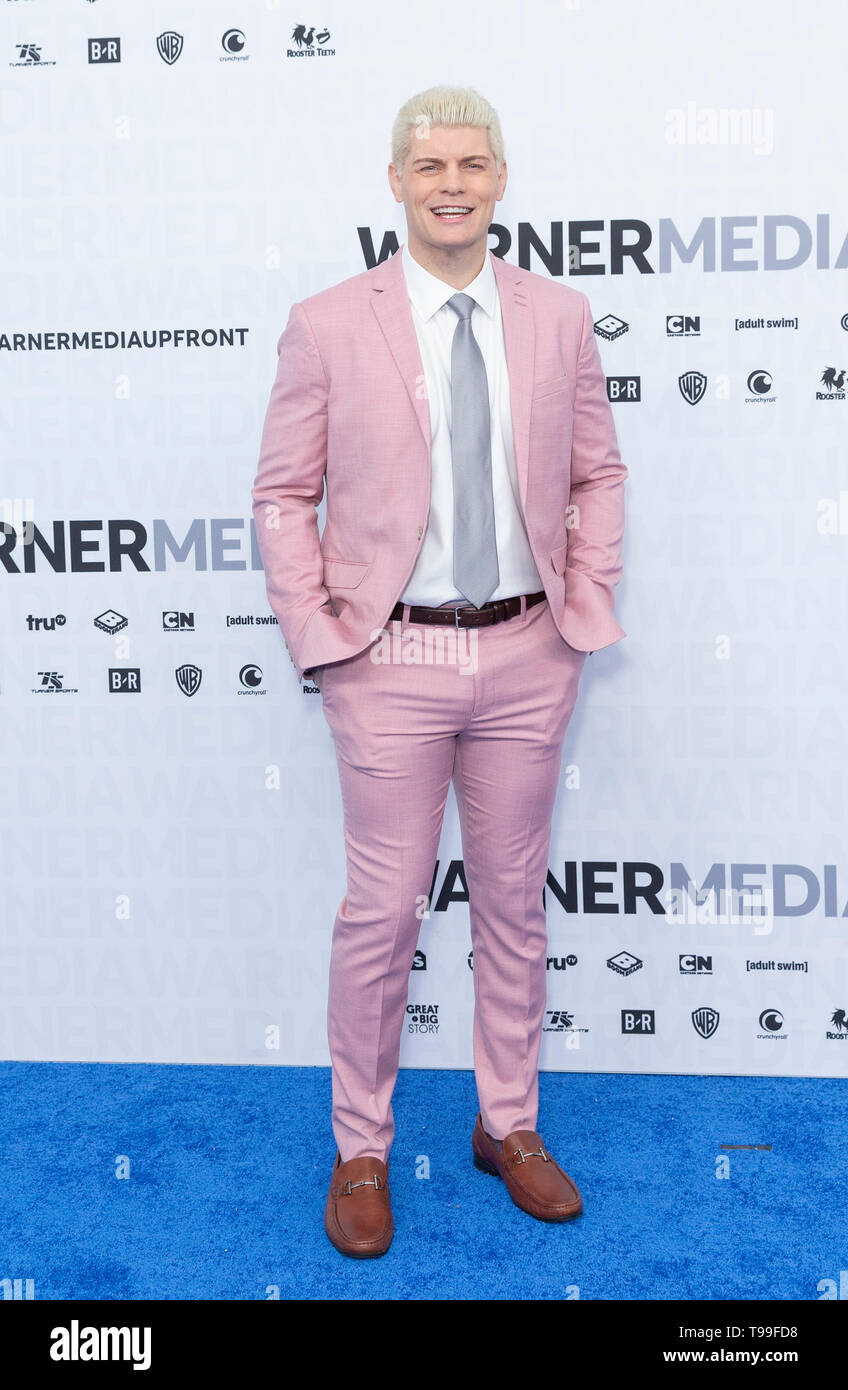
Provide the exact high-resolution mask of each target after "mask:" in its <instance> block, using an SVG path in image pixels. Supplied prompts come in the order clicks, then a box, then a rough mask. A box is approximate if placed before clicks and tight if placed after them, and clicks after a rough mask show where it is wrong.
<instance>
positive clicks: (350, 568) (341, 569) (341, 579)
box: [324, 556, 371, 589]
mask: <svg viewBox="0 0 848 1390" xmlns="http://www.w3.org/2000/svg"><path fill="white" fill-rule="evenodd" d="M370 568H371V563H370V561H369V562H367V563H366V562H365V561H362V560H334V559H333V558H332V557H327V556H325V557H324V583H325V585H326V586H327V588H328V589H355V588H356V586H357V585H358V584H361V583H362V581H363V579H364V578H365V576H366V574H367V573H368V571H369V570H370Z"/></svg>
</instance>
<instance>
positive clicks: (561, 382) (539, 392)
mask: <svg viewBox="0 0 848 1390" xmlns="http://www.w3.org/2000/svg"><path fill="white" fill-rule="evenodd" d="M570 384H571V383H570V379H569V378H568V377H567V376H555V377H551V378H550V379H549V380H548V381H540V382H538V383H537V385H536V387H535V389H534V391H533V400H534V401H537V400H538V399H539V397H540V396H552V395H553V393H554V392H555V391H564V390H565V388H566V387H567V386H569V385H570Z"/></svg>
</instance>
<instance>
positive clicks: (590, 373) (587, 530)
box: [252, 251, 627, 679]
mask: <svg viewBox="0 0 848 1390" xmlns="http://www.w3.org/2000/svg"><path fill="white" fill-rule="evenodd" d="M489 255H490V256H491V257H492V265H493V268H494V272H495V277H496V280H497V287H498V293H499V295H500V301H501V308H502V313H503V325H504V338H505V343H506V358H507V366H508V369H509V380H510V405H511V411H512V425H513V434H514V440H515V461H516V469H517V473H518V480H519V488H520V496H521V504H522V508H523V512H524V521H525V525H526V528H527V536H528V539H529V541H530V547H531V550H532V552H533V556H534V558H535V561H536V566H537V568H538V571H539V574H540V576H541V579H542V584H543V586H544V589H545V593H546V594H547V597H548V602H549V604H550V609H551V613H552V616H553V619H554V622H555V623H556V626H557V628H558V630H559V632H560V634H561V635H562V637H563V638H564V639H565V641H566V642H568V643H569V645H570V646H572V647H574V648H576V649H577V650H578V651H597V650H598V649H599V648H600V647H606V646H608V645H609V644H610V643H612V642H617V641H618V640H619V638H621V637H624V636H625V635H626V634H625V633H624V631H623V630H622V628H620V627H619V625H618V623H617V622H616V620H615V616H614V613H613V590H614V587H615V585H616V584H617V582H618V580H619V577H620V575H621V540H622V533H623V529H624V480H625V478H626V477H627V469H626V468H625V466H624V464H623V463H622V462H621V458H620V455H619V451H618V444H617V440H616V434H615V425H614V423H613V418H612V410H611V408H610V405H609V401H608V400H607V394H606V382H605V379H604V372H603V368H602V366H601V361H600V357H599V354H598V347H597V342H596V340H595V334H594V330H593V326H592V315H591V312H590V309H589V301H588V299H587V298H586V296H585V295H584V294H582V293H580V291H578V290H575V289H572V288H571V286H569V285H563V284H561V283H560V282H559V281H557V280H549V279H546V278H545V277H544V276H542V275H536V274H533V273H532V272H530V271H526V270H519V269H517V268H516V267H515V266H513V265H509V264H508V263H507V262H506V261H503V260H501V259H500V258H499V257H497V256H495V255H494V254H493V253H492V252H491V251H490V252H489ZM277 355H278V362H277V373H276V378H275V381H274V384H273V386H272V388H271V398H270V401H269V404H268V410H267V414H266V417H265V424H264V428H263V431H262V442H261V447H260V455H259V465H258V470H257V474H256V479H255V483H254V487H253V493H252V495H253V514H254V517H255V522H256V537H257V543H258V545H259V551H260V554H261V556H262V562H263V565H264V568H265V578H266V584H267V589H268V599H269V602H270V605H271V608H272V610H273V612H274V613H275V615H276V617H277V619H278V621H279V624H280V628H281V629H282V632H283V636H284V638H285V641H286V646H287V647H288V650H289V655H290V656H291V658H292V661H293V663H294V666H295V670H296V671H297V676H298V679H300V678H301V677H302V675H303V673H304V671H307V670H309V669H310V668H311V667H313V666H320V665H324V664H325V663H327V662H332V661H339V660H342V659H343V658H344V657H348V656H354V655H356V653H357V652H360V651H362V650H363V648H365V647H366V646H368V645H369V644H370V642H371V641H373V640H374V637H373V636H372V634H373V633H374V630H375V629H378V628H383V627H385V626H386V625H387V622H388V616H389V613H390V612H391V610H392V608H393V607H394V605H395V603H396V602H397V600H398V598H399V597H400V595H401V593H402V592H403V590H404V589H405V588H406V585H407V582H408V580H409V576H410V575H411V573H412V569H413V567H414V565H415V562H416V559H417V557H418V552H419V550H420V548H421V544H422V539H423V536H424V532H425V530H426V527H427V517H428V512H429V507H430V412H429V406H428V403H427V400H426V399H425V394H424V369H423V366H422V362H421V356H420V353H419V350H418V339H417V337H416V333H415V326H414V324H413V321H412V310H411V308H410V305H409V299H408V297H407V292H406V280H405V277H404V275H403V271H402V268H401V258H400V256H399V255H395V256H392V257H390V258H389V259H388V260H386V261H383V262H382V263H381V264H380V265H378V266H375V267H374V269H373V270H366V271H364V272H363V273H362V274H360V275H354V276H353V277H352V278H350V279H348V280H344V281H342V283H341V284H340V285H334V286H333V287H332V288H331V289H327V290H322V291H321V292H320V293H319V294H315V295H312V296H310V298H308V299H304V300H301V301H300V302H299V303H296V304H293V305H292V307H291V312H290V314H289V319H288V323H287V324H286V327H285V329H284V331H283V333H282V334H281V336H280V339H279V342H278V344H277ZM325 478H326V487H327V509H326V525H325V527H324V531H323V534H322V535H321V536H320V537H319V534H318V518H317V513H316V508H317V506H318V504H319V502H320V501H321V498H322V495H323V491H324V480H325Z"/></svg>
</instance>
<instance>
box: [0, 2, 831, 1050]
mask: <svg viewBox="0 0 848 1390" xmlns="http://www.w3.org/2000/svg"><path fill="white" fill-rule="evenodd" d="M0 3H2V8H0V74H1V75H0V148H1V149H2V159H3V180H2V185H3V200H2V205H0V246H2V258H0V385H2V406H0V409H2V445H0V447H1V448H2V477H0V505H2V519H3V526H2V533H1V534H0V596H1V597H2V659H1V661H0V720H2V750H3V782H4V795H3V833H2V886H3V912H2V918H0V922H2V926H1V927H0V1052H1V1053H2V1055H3V1056H4V1057H7V1058H18V1059H66V1060H74V1059H79V1060H97V1061H107V1062H109V1061H116V1062H125V1061H134V1062H145V1061H157V1062H158V1061H164V1062H208V1063H246V1064H271V1065H274V1064H301V1065H326V1064H327V1062H328V1060H329V1059H328V1053H327V1047H326V1040H325V1014H326V994H327V968H328V959H329V948H330V937H331V931H332V924H333V919H334V916H335V913H336V910H337V908H338V906H339V903H340V901H341V899H342V897H343V895H344V891H345V862H344V841H343V833H342V808H341V799H340V792H339V787H338V781H337V773H336V764H335V756H334V749H333V743H332V739H331V736H330V733H329V729H328V727H327V725H326V723H325V721H324V717H323V713H322V708H321V697H320V694H319V693H318V692H317V690H315V688H314V687H311V686H310V685H309V684H308V683H306V684H305V685H304V686H301V685H299V684H298V681H297V678H296V675H295V671H294V668H293V666H292V663H291V661H290V659H289V656H288V653H287V651H286V648H285V645H284V642H283V639H282V635H281V633H280V630H279V628H278V626H277V623H276V620H275V619H274V618H273V617H272V615H271V614H270V610H269V607H268V604H267V600H266V597H265V586H264V577H263V573H262V568H261V561H260V558H259V554H258V549H257V545H256V537H255V534H254V530H253V524H252V514H251V496H250V491H251V487H252V483H253V479H254V476H255V470H256V464H257V458H258V451H259V440H260V434H261V429H262V423H263V420H264V415H265V409H266V406H267V403H268V397H269V394H270V389H271V383H272V381H273V379H274V373H275V370H276V343H277V340H278V338H279V335H280V332H281V331H282V328H283V327H284V325H285V323H286V320H287V318H288V314H289V309H290V306H291V304H292V303H293V302H294V301H296V300H300V299H303V298H305V297H306V296H308V295H310V294H314V293H316V292H318V291H319V290H321V289H323V288H325V287H327V286H329V285H332V284H335V283H338V282H339V281H340V280H343V279H345V278H346V277H348V276H351V275H355V274H357V273H359V272H361V271H362V270H364V269H367V268H368V267H370V266H373V265H375V264H376V263H377V262H378V261H379V260H381V259H384V258H385V257H386V256H388V255H391V254H392V253H393V252H395V251H396V250H397V248H398V246H399V245H401V244H402V243H403V241H404V239H405V224H404V220H403V210H402V207H401V206H400V205H398V204H396V203H395V201H394V199H393V197H392V195H391V193H390V190H389V187H388V181H387V175H386V170H387V166H388V163H389V159H390V145H389V137H390V129H391V123H392V120H393V118H394V116H395V114H396V112H397V110H398V109H399V107H400V106H401V105H402V103H403V102H404V101H405V100H406V99H407V98H408V97H409V96H411V95H412V94H413V93H415V92H418V91H421V90H422V89H423V88H425V87H428V86H431V85H433V84H434V83H438V82H447V83H456V84H466V85H472V86H474V87H476V88H477V89H478V90H479V91H481V92H482V93H483V94H484V95H486V96H487V97H488V98H489V100H490V101H491V102H492V103H493V104H494V106H495V107H496V109H497V110H498V111H499V114H500V117H501V121H502V125H503V130H504V136H505V143H506V157H507V162H508V167H509V182H508V186H507V190H506V196H505V197H504V199H503V201H502V202H501V203H499V204H498V206H497V222H496V223H495V224H494V225H493V226H492V229H491V236H490V245H491V248H492V250H493V251H494V252H495V253H496V254H498V255H501V256H504V257H505V258H506V259H507V260H509V261H511V262H513V263H514V264H517V265H521V266H523V267H525V268H526V269H529V270H531V271H534V272H535V273H537V274H540V275H544V276H550V277H554V278H555V279H557V280H559V281H561V283H563V284H570V285H573V286H575V287H576V288H577V289H579V290H581V291H582V292H584V293H586V294H587V295H588V296H589V300H590V304H591V308H592V315H593V320H594V323H595V332H596V334H597V338H598V344H599V348H600V353H601V357H602V360H603V363H604V368H605V371H606V373H607V377H608V389H609V397H610V400H611V401H612V403H613V405H612V408H613V411H614V414H615V419H616V425H617V428H618V433H619V441H620V445H621V451H622V456H623V458H624V460H625V462H626V463H627V465H628V468H629V473H630V476H629V481H628V484H627V510H628V521H627V534H626V544H625V554H624V568H625V575H624V579H623V581H622V584H621V586H620V589H619V597H618V609H617V612H618V616H619V620H620V621H621V623H622V625H623V627H624V628H625V630H626V632H627V634H628V635H627V637H626V639H625V640H624V641H622V642H620V643H618V644H616V645H615V646H613V647H610V648H607V649H605V650H603V651H600V652H597V653H595V654H594V655H593V656H592V657H590V658H589V659H588V660H587V663H586V667H585V669H584V675H583V678H582V682H581V694H580V700H579V703H578V707H577V711H576V713H575V716H574V719H573V721H572V724H571V726H570V729H569V732H568V735H567V741H566V746H565V750H564V756H563V768H562V782H561V788H560V793H559V797H558V802H557V807H556V813H555V818H554V827H553V836H552V842H551V851H550V861H549V875H548V883H547V888H546V892H545V897H546V905H547V913H548V923H549V934H550V956H549V960H548V978H549V999H548V1006H549V1007H548V1013H547V1015H546V1023H545V1034H544V1040H543V1049H542V1066H543V1068H546V1069H552V1070H575V1071H616V1072H696V1073H713V1074H715V1073H727V1074H734V1073H738V1074H764V1075H766V1074H779V1075H799V1076H831V1075H841V1074H844V1072H845V1070H846V1061H848V1041H847V1040H848V967H846V950H845V942H846V931H848V845H846V822H845V795H846V742H848V740H846V718H848V716H846V703H845V691H846V677H848V659H846V618H847V617H848V457H847V456H846V447H845V439H846V425H848V392H846V381H848V273H847V272H848V185H846V181H845V179H844V177H843V167H842V166H843V161H842V159H841V156H840V147H841V144H842V129H843V126H844V119H843V117H844V107H843V92H844V63H843V58H842V50H841V47H840V45H839V43H838V42H837V41H836V36H838V35H839V34H840V33H841V32H842V30H843V27H844V26H843V23H842V20H843V15H842V10H841V7H837V6H836V5H835V4H830V3H825V4H823V5H820V6H819V7H818V8H817V10H816V13H815V20H816V22H815V23H813V22H812V19H811V18H810V16H809V14H807V13H806V12H805V11H804V10H803V7H796V6H795V5H793V4H790V3H788V2H787V0H784V3H777V4H775V3H769V4H765V3H762V4H761V3H747V4H744V3H743V4H742V5H738V4H733V3H718V4H714V5H712V6H710V7H708V9H707V10H705V9H704V7H703V6H700V5H696V4H694V3H692V2H691V0H690V2H689V3H682V4H679V5H668V4H665V3H647V4H643V5H640V6H638V7H635V8H634V6H633V5H631V4H629V3H628V2H627V0H579V3H577V0H573V2H572V3H568V2H567V0H565V2H564V0H559V3H547V2H545V3H535V4H534V3H530V4H529V5H527V6H525V8H524V9H523V10H522V11H520V12H519V11H517V10H516V8H515V7H514V6H512V5H506V4H503V3H498V4H494V5H492V4H483V3H474V4H464V5H455V4H448V3H443V0H435V3H431V4H429V5H427V6H425V7H423V8H422V7H420V6H419V7H415V8H413V9H409V8H407V9H404V8H403V7H400V8H399V7H398V6H396V5H392V4H389V3H388V2H387V0H385V3H375V2H374V0H372V3H360V4H358V5H356V6H354V5H351V4H342V3H337V4H331V5H330V6H329V7H325V8H324V9H322V10H320V11H315V10H313V11H309V10H308V9H306V10H304V11H297V10H293V9H292V8H291V6H289V5H288V4H287V3H285V0H279V3H277V2H276V0H274V3H267V4H266V3H262V2H261V0H235V3H233V0H227V2H226V3H219V0H204V2H203V3H200V0H194V3H190V0H168V2H167V3H164V0H162V2H161V3H160V0H132V3H129V2H128V0H124V3H118V0H93V3H92V0H0ZM323 516H324V510H323V504H322V506H321V507H320V508H319V513H318V519H319V524H320V525H323ZM528 680H532V672H528ZM419 946H420V950H419V953H418V956H417V958H416V966H415V969H414V970H413V972H412V974H411V976H410V1004H409V1011H408V1015H407V1026H406V1030H405V1034H404V1039H403V1046H402V1063H403V1065H406V1066H410V1067H431V1066H432V1067H465V1068H467V1067H470V1066H471V1065H472V1049H471V1019H472V1007H473V957H472V956H471V955H470V939H469V926H468V894H467V888H466V880H465V874H464V868H463V862H462V848H461V842H460V834H459V826H458V819H457V814H456V807H455V803H454V800H453V794H451V797H450V800H449V804H448V808H447V813H446V818H445V823H444V828H443V834H442V839H441V845H440V849H439V856H438V862H437V864H436V865H435V866H434V875H433V883H432V885H431V894H430V907H429V910H428V912H427V914H426V915H425V917H424V918H423V920H422V925H421V936H420V942H419Z"/></svg>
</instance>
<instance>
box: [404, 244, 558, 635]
mask: <svg viewBox="0 0 848 1390" xmlns="http://www.w3.org/2000/svg"><path fill="white" fill-rule="evenodd" d="M397 255H399V256H401V257H402V260H401V266H402V269H403V273H404V276H405V277H406V285H407V290H408V292H409V303H410V305H411V308H412V319H413V322H414V324H415V332H416V334H417V336H418V346H419V348H420V351H421V361H422V364H423V367H424V380H425V385H426V388H427V398H428V400H429V403H430V439H431V453H430V459H431V485H430V516H429V520H428V522H427V530H426V532H425V533H424V540H423V542H422V545H421V549H420V551H419V552H418V559H417V561H416V564H415V568H414V570H413V571H412V574H411V575H410V577H409V583H408V584H407V586H406V588H405V589H404V591H403V593H402V594H401V600H402V602H404V603H415V604H423V605H425V606H426V607H428V608H435V607H438V606H439V605H441V604H443V603H447V602H449V601H450V600H451V599H464V602H466V603H467V602H468V600H467V599H465V598H464V595H463V594H462V593H461V592H460V590H459V589H457V587H456V585H455V584H454V582H453V464H452V459H451V436H450V427H451V346H452V344H453V335H454V331H455V329H456V326H457V324H458V323H459V318H458V316H457V314H456V313H455V312H454V310H453V309H451V307H450V305H449V304H448V302H447V301H448V300H449V299H450V298H451V297H452V296H453V295H455V294H468V295H470V296H471V298H472V299H473V300H474V301H475V304H474V309H473V310H472V314H471V329H472V332H473V334H474V337H475V338H476V340H477V342H478V344H479V346H480V351H481V352H482V354H483V361H484V363H485V364H486V376H487V377H488V381H489V409H490V413H491V422H492V489H493V493H494V503H495V539H496V543H497V550H498V570H499V582H498V587H497V588H496V589H495V590H494V591H493V593H492V594H491V595H490V596H489V597H490V599H498V598H511V597H512V595H513V594H531V593H537V592H538V591H539V590H540V589H541V588H542V581H541V579H540V577H539V571H538V570H537V568H536V563H535V561H534V559H533V552H532V551H531V549H530V542H529V541H528V539H527V531H526V529H525V526H524V517H523V514H522V511H521V498H520V494H519V490H518V475H517V473H516V469H515V446H514V442H513V434H512V412H511V410H510V404H509V374H508V372H507V365H506V348H505V346H504V334H503V319H502V317H501V302H500V297H499V295H498V286H497V281H496V280H495V272H494V271H493V269H492V263H491V259H490V257H489V253H488V251H487V252H486V258H485V260H484V262H483V269H482V270H481V271H480V274H479V275H478V276H476V278H475V279H474V280H472V281H471V284H470V285H466V286H465V288H464V289H463V290H456V289H454V287H453V285H448V284H446V283H445V281H444V280H440V279H439V278H438V276H436V275H432V274H431V273H430V271H429V270H425V269H424V267H423V266H422V265H420V264H419V262H418V261H416V260H415V258H414V257H413V256H412V255H410V253H409V250H408V248H407V246H406V244H405V243H404V245H403V246H402V247H401V249H400V250H399V251H398V252H397Z"/></svg>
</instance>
